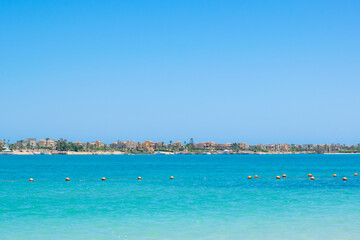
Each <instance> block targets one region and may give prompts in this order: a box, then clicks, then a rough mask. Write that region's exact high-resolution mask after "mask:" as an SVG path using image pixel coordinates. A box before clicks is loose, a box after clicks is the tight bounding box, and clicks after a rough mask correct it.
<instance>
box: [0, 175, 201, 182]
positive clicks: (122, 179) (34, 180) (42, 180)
mask: <svg viewBox="0 0 360 240" xmlns="http://www.w3.org/2000/svg"><path fill="white" fill-rule="evenodd" d="M165 179H170V180H174V179H175V177H173V176H170V177H169V178H142V177H137V178H135V179H130V178H126V179H125V178H119V179H106V178H105V177H102V178H100V179H75V180H71V181H80V182H83V181H131V180H138V181H140V180H165ZM177 179H182V178H177ZM204 179H206V178H204ZM25 181H29V182H59V181H66V182H70V178H69V177H67V178H65V179H63V180H59V179H53V180H44V179H39V180H37V179H34V178H30V179H29V180H3V181H0V182H25Z"/></svg>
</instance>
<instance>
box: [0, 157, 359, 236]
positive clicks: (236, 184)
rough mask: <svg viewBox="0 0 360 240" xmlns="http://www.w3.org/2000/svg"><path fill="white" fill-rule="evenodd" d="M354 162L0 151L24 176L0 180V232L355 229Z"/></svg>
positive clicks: (0, 167)
mask: <svg viewBox="0 0 360 240" xmlns="http://www.w3.org/2000/svg"><path fill="white" fill-rule="evenodd" d="M355 172H359V173H360V155H212V156H205V155H198V156H187V155H183V156H181V155H175V156H162V155H159V156H157V155H153V156H0V181H5V180H24V181H18V182H0V239H5V240H7V239H11V240H12V239H21V240H23V239H36V240H41V239H54V240H58V239H61V240H63V239H74V240H78V239H84V240H85V239H86V240H89V239H96V240H98V239H104V240H105V239H106V240H109V239H129V240H130V239H220V240H221V239H261V240H263V239H270V240H272V239H276V240H279V239H337V240H338V239H359V238H360V227H359V226H360V176H359V177H355V176H353V174H354V173H355ZM283 173H285V174H286V175H287V176H288V177H287V178H286V179H281V180H276V179H274V177H275V176H277V175H282V174H283ZM308 173H312V174H313V175H314V176H315V177H316V179H317V180H315V181H310V180H309V179H308V178H307V177H305V176H307V174H308ZM334 173H336V174H337V175H338V176H339V177H338V178H333V177H332V175H333V174H334ZM255 174H258V175H259V177H260V178H258V179H251V180H248V179H247V176H248V175H255ZM138 176H141V177H142V178H143V180H142V181H138V180H136V178H137V177H138ZM170 176H174V177H175V179H174V180H170V179H169V177H170ZM294 176H298V177H294ZM343 176H346V177H348V179H349V180H348V181H347V182H343V181H342V180H341V178H342V177H343ZM30 177H31V178H34V179H35V180H59V181H35V182H29V181H28V179H29V178H30ZM66 177H70V178H71V181H70V182H65V181H64V180H63V179H65V178H66ZM101 177H106V178H107V179H129V180H121V181H120V180H119V181H110V180H107V181H100V180H99V179H100V178H101ZM204 178H206V179H204ZM77 179H96V181H77Z"/></svg>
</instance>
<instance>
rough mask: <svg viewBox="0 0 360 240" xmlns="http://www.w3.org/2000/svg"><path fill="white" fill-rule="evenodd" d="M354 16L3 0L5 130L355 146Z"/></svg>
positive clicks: (271, 6) (353, 5) (358, 85)
mask: <svg viewBox="0 0 360 240" xmlns="http://www.w3.org/2000/svg"><path fill="white" fill-rule="evenodd" d="M359 12H360V1H358V0H354V1H350V0H344V1H338V0H316V1H314V0H302V1H298V0H296V1H292V0H279V1H268V0H266V1H262V0H258V1H253V0H248V1H246V0H244V1H240V0H236V1H231V0H224V1H212V0H207V1H201V0H199V1H193V0H189V1H187V0H181V1H180V0H179V1H177V0H174V1H168V0H164V1H145V0H144V1H138V0H131V1H127V0H123V1H117V0H107V1H92V0H84V1H81V0H79V1H64V0H59V1H40V0H33V1H22V0H19V1H11V0H0V97H1V100H2V101H1V103H2V104H1V110H0V139H4V138H5V139H10V140H11V141H16V140H19V139H25V138H29V137H36V138H38V139H44V138H47V137H49V138H55V139H58V138H66V139H69V140H72V141H76V140H80V141H85V142H87V141H95V140H103V141H104V142H107V143H111V142H114V141H116V140H135V141H145V140H152V141H163V142H169V141H170V140H171V141H178V140H179V141H189V139H190V138H194V141H195V142H201V141H215V142H222V143H225V142H230V143H232V142H247V143H250V144H258V143H263V144H265V143H289V144H291V143H299V144H304V143H315V144H316V143H318V144H321V143H345V144H358V143H360V126H359V123H360V111H359V105H360V67H359V66H360V44H359V43H360V31H359V26H360V14H359Z"/></svg>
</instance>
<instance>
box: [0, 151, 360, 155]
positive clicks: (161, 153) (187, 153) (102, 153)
mask: <svg viewBox="0 0 360 240" xmlns="http://www.w3.org/2000/svg"><path fill="white" fill-rule="evenodd" d="M294 154H295V155H298V154H318V153H313V152H253V153H247V152H246V153H243V152H239V153H224V152H218V153H206V154H205V153H190V152H149V153H126V152H121V151H92V152H74V151H66V152H60V151H37V150H33V151H32V150H28V151H13V152H8V153H6V154H2V152H0V155H21V156H26V155H79V156H80V155H294ZM321 154H327V155H339V154H340V155H341V154H345V155H348V154H360V153H321Z"/></svg>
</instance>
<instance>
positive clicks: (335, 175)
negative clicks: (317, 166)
mask: <svg viewBox="0 0 360 240" xmlns="http://www.w3.org/2000/svg"><path fill="white" fill-rule="evenodd" d="M354 176H355V177H356V176H359V174H357V173H354ZM333 177H334V178H335V177H337V174H333ZM254 178H275V179H281V177H280V176H276V177H259V176H258V175H255V176H254ZM282 178H309V179H310V180H315V177H314V176H313V175H312V174H311V173H309V174H308V175H307V177H306V176H286V174H283V175H282ZM248 179H252V177H251V176H248ZM317 180H321V181H327V180H331V179H317ZM342 180H343V181H348V180H351V181H354V180H360V179H348V178H347V177H343V178H342Z"/></svg>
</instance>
